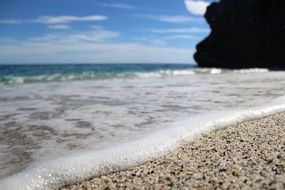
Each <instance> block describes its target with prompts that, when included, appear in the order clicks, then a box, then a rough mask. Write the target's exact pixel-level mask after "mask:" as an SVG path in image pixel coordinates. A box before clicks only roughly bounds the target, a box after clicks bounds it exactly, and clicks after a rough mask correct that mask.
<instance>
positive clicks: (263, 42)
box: [194, 0, 285, 68]
mask: <svg viewBox="0 0 285 190" xmlns="http://www.w3.org/2000/svg"><path fill="white" fill-rule="evenodd" d="M205 18H206V20H207V22H208V23H209V25H210V27H211V33H210V35H209V36H208V37H207V38H206V39H205V40H204V41H202V42H201V43H199V44H198V45H197V52H196V53H195V55H194V58H195V60H196V61H197V63H198V65H199V66H201V67H223V68H251V67H268V68H276V67H277V68H280V67H282V68H285V0H221V1H220V2H218V3H213V4H211V5H210V6H209V7H208V8H207V12H206V14H205Z"/></svg>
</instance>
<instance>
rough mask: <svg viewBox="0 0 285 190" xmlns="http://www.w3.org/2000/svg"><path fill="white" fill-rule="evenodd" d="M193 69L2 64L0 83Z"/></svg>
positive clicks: (82, 78) (134, 65)
mask: <svg viewBox="0 0 285 190" xmlns="http://www.w3.org/2000/svg"><path fill="white" fill-rule="evenodd" d="M194 68H196V67H195V66H193V65H189V64H80V65H79V64H77V65H76V64H74V65H66V64H65V65H64V64H61V65H0V83H4V84H13V83H33V82H49V81H69V80H92V79H111V78H131V77H140V75H142V74H147V73H161V74H162V75H163V74H164V75H168V74H170V73H168V72H169V71H170V72H171V71H181V70H185V69H194Z"/></svg>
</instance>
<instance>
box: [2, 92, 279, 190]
mask: <svg viewBox="0 0 285 190" xmlns="http://www.w3.org/2000/svg"><path fill="white" fill-rule="evenodd" d="M283 111H285V96H283V97H280V98H278V99H276V100H274V101H272V102H271V103H270V104H267V106H260V107H255V108H250V109H245V110H231V111H220V112H215V113H208V114H203V115H198V116H195V117H191V118H189V119H187V120H184V121H180V122H175V123H173V124H171V125H170V126H168V127H166V128H164V129H161V130H159V131H156V132H154V133H152V134H148V135H146V136H145V137H142V138H140V139H137V140H133V141H131V142H128V143H123V144H119V145H116V146H113V147H109V148H107V149H103V150H86V151H80V152H77V153H72V154H69V155H66V156H63V157H59V158H55V159H52V160H46V161H41V162H37V163H34V164H32V165H30V166H29V167H27V168H26V169H24V170H22V171H21V172H20V173H17V174H14V175H12V176H10V177H6V178H3V179H1V180H0V187H1V189H5V190H33V189H38V190H40V189H56V188H60V187H63V186H64V185H68V184H72V183H75V182H79V181H83V180H84V179H88V178H91V177H96V176H100V175H104V174H108V173H110V172H115V171H120V170H124V169H127V168H128V167H130V166H135V165H138V164H142V163H144V162H146V161H149V160H152V159H154V158H157V157H159V156H162V155H165V154H166V153H169V152H170V151H172V150H174V149H176V148H178V147H179V146H181V145H183V144H185V143H188V142H190V141H192V140H194V139H195V138H197V137H199V136H200V135H201V134H202V133H205V132H210V131H214V130H217V129H222V128H225V127H226V126H229V125H233V124H237V123H241V122H244V121H247V120H251V119H257V118H261V117H265V116H268V115H270V114H273V113H277V112H283Z"/></svg>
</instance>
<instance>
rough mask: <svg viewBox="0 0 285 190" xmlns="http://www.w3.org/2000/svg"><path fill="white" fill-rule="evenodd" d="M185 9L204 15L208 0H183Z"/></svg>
mask: <svg viewBox="0 0 285 190" xmlns="http://www.w3.org/2000/svg"><path fill="white" fill-rule="evenodd" d="M184 2H185V5H186V8H187V10H188V11H189V12H190V13H192V14H194V15H204V14H205V12H206V9H207V7H208V6H209V4H210V3H209V2H207V1H205V0H204V1H203V0H184Z"/></svg>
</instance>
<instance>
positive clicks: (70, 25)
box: [0, 0, 213, 64]
mask: <svg viewBox="0 0 285 190" xmlns="http://www.w3.org/2000/svg"><path fill="white" fill-rule="evenodd" d="M212 1H213V0H25V1H23V0H1V2H0V64H13V63H17V64H20V63H194V60H193V53H194V52H195V46H196V44H197V43H198V42H199V41H201V40H203V39H204V38H205V37H206V36H207V35H208V34H209V32H210V30H209V27H208V25H207V23H206V21H205V19H204V18H203V15H204V13H205V10H206V7H207V6H208V5H209V4H210V3H211V2H212Z"/></svg>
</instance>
